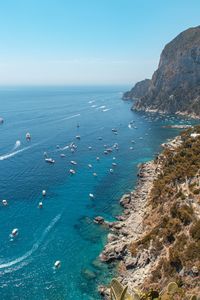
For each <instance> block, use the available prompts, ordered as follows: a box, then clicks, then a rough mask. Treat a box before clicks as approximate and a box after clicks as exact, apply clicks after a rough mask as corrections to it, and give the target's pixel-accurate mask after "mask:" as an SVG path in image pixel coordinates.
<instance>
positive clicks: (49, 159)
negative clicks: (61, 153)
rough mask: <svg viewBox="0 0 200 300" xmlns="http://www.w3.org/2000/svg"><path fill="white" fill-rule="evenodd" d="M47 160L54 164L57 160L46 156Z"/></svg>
mask: <svg viewBox="0 0 200 300" xmlns="http://www.w3.org/2000/svg"><path fill="white" fill-rule="evenodd" d="M45 161H46V162H47V163H49V164H54V163H55V160H54V159H53V158H45Z"/></svg>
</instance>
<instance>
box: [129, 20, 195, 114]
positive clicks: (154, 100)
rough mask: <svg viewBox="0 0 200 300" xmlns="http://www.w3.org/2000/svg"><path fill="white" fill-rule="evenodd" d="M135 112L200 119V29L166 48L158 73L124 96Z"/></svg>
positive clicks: (187, 32)
mask: <svg viewBox="0 0 200 300" xmlns="http://www.w3.org/2000/svg"><path fill="white" fill-rule="evenodd" d="M123 98H124V99H135V98H137V100H136V101H135V103H134V105H133V109H135V110H138V111H140V110H143V111H151V110H153V111H162V112H169V113H179V114H193V115H198V116H200V26H198V27H194V28H189V29H187V30H186V31H183V32H182V33H180V34H179V35H178V36H177V37H176V38H175V39H173V40H172V41H171V42H170V43H169V44H167V45H166V46H165V48H164V49H163V51H162V53H161V57H160V62H159V65H158V69H157V70H156V71H155V72H154V74H153V76H152V79H151V80H144V81H141V82H139V83H137V84H136V85H135V87H134V88H133V89H132V90H131V91H130V92H126V93H125V94H124V97H123Z"/></svg>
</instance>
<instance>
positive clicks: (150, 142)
mask: <svg viewBox="0 0 200 300" xmlns="http://www.w3.org/2000/svg"><path fill="white" fill-rule="evenodd" d="M127 89H128V87H122V86H91V87H88V86H87V87H78V86H73V87H69V86H67V87H63V86H60V87H41V86H40V87H1V88H0V117H2V118H3V119H4V123H3V124H1V125H0V299H1V300H15V299H17V300H18V299H20V300H36V299H37V300H47V299H48V300H64V299H67V300H70V299H73V300H88V299H89V300H90V299H91V300H92V299H93V300H94V299H100V296H99V294H98V292H97V287H98V285H100V284H108V283H109V282H110V280H111V278H112V277H114V276H115V273H116V268H117V267H114V266H113V265H111V264H110V265H107V264H103V263H101V262H100V260H99V258H98V257H99V254H100V252H101V251H102V250H103V247H104V245H105V243H106V239H107V234H108V232H107V229H106V228H104V227H102V226H99V225H96V224H94V222H93V218H94V217H95V216H103V217H104V218H105V219H106V220H108V221H114V220H115V217H116V216H117V215H119V214H120V213H121V212H122V210H121V208H120V206H119V200H120V197H121V196H122V195H123V194H124V193H127V192H130V191H131V190H132V189H134V186H135V185H136V182H137V172H138V165H139V164H140V163H143V162H146V161H148V160H151V159H153V158H154V157H155V156H156V155H157V154H158V152H160V151H161V146H160V145H161V143H163V142H165V141H166V140H167V139H169V138H172V137H174V136H176V135H177V134H179V132H180V130H179V129H172V128H166V127H165V126H167V125H170V124H190V123H191V121H190V120H187V119H184V120H183V119H180V118H177V117H175V116H166V115H165V116H164V115H157V114H154V115H153V114H143V113H136V112H133V111H131V105H132V103H131V102H128V101H122V100H121V98H122V94H123V92H124V91H126V90H127ZM27 132H29V133H30V135H31V140H30V141H27V140H26V133H27ZM76 136H80V139H77V138H76ZM108 148H109V149H110V151H112V152H109V153H107V154H105V153H104V151H106V149H108ZM73 149H74V150H73ZM45 152H46V153H45ZM61 154H62V155H61ZM45 155H46V156H45ZM45 157H48V158H52V159H53V160H55V163H52V164H51V163H48V162H46V161H45ZM97 157H99V160H97ZM71 161H74V162H76V165H73V164H72V163H71ZM113 163H114V165H113ZM88 164H90V165H92V166H90V167H89V166H88ZM115 164H116V165H115ZM70 169H73V170H74V171H75V174H74V175H72V174H70V172H69V170H70ZM94 173H96V176H94ZM43 190H45V191H46V196H43V195H42V191H43ZM89 194H93V196H94V197H93V198H91V197H90V196H89ZM2 200H7V203H8V205H7V206H5V205H3V203H2ZM40 202H42V204H43V206H42V208H39V203H40ZM15 228H17V229H18V234H17V235H16V236H14V237H13V236H12V231H13V229H15ZM56 261H60V268H55V266H54V264H55V262H56Z"/></svg>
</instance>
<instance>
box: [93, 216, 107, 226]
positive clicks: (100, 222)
mask: <svg viewBox="0 0 200 300" xmlns="http://www.w3.org/2000/svg"><path fill="white" fill-rule="evenodd" d="M104 222H105V221H104V218H103V217H101V216H97V217H95V218H94V223H96V224H101V225H102V224H104Z"/></svg>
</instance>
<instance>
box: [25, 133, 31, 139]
mask: <svg viewBox="0 0 200 300" xmlns="http://www.w3.org/2000/svg"><path fill="white" fill-rule="evenodd" d="M26 140H27V141H30V140H31V135H30V133H29V132H27V134H26Z"/></svg>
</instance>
